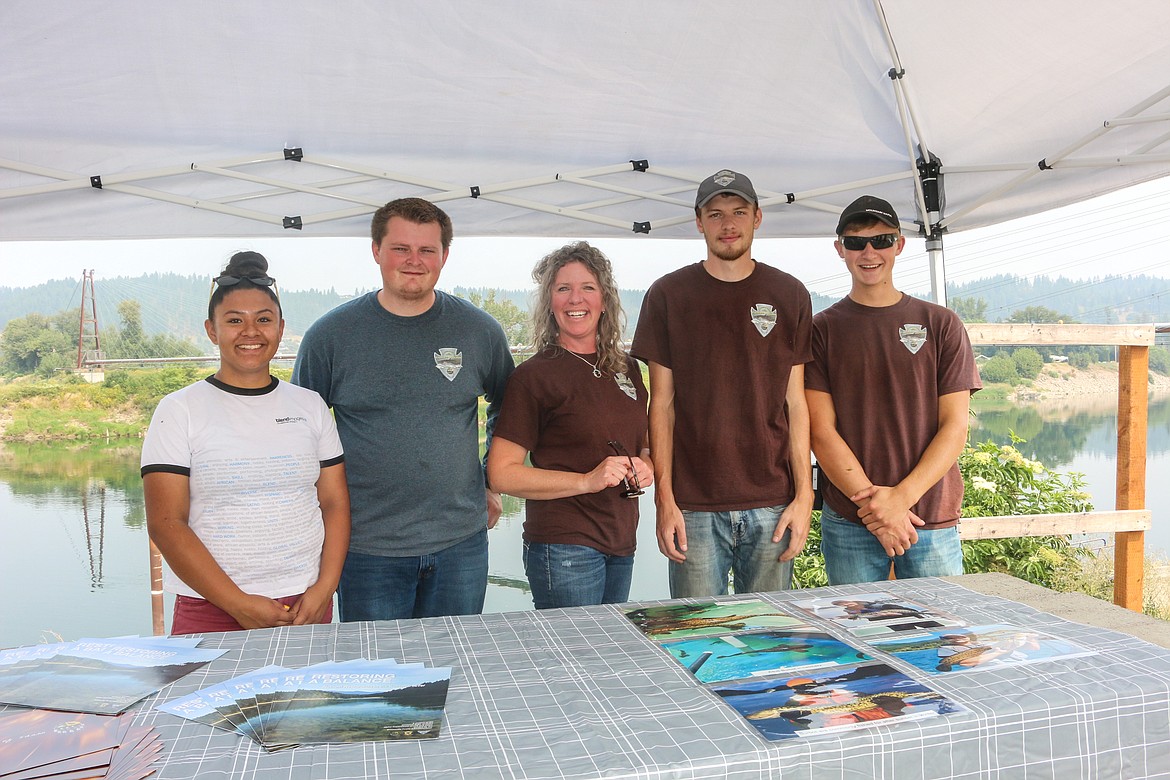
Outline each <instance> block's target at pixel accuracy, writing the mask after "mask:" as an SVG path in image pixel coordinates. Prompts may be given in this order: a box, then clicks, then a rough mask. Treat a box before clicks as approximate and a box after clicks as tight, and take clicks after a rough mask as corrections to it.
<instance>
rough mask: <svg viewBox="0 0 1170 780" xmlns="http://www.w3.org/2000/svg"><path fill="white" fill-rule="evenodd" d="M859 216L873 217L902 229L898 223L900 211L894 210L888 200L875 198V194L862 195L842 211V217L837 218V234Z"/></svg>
mask: <svg viewBox="0 0 1170 780" xmlns="http://www.w3.org/2000/svg"><path fill="white" fill-rule="evenodd" d="M858 217H872V218H873V219H876V220H878V221H879V222H884V223H885V224H887V225H889V226H890V227H892V228H895V229H898V230H900V229H901V225H900V224H899V223H898V213H897V212H896V211H894V207H893V206H891V205H890V204H889V202H888V201H884V200H882V199H881V198H875V197H874V196H873V195H862V196H861V197H860V198H858V199H857V200H855V201H853V202H852V203H850V204H849V205H848V206H846V207H845V210H844V211H842V212H841V219H839V220H837V235H841V231H842V230H844V229H845V226H846V225H848V224H849V223H850V222H852V221H853V220H855V219H857V218H858Z"/></svg>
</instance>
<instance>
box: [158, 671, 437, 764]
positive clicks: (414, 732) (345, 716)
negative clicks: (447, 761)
mask: <svg viewBox="0 0 1170 780" xmlns="http://www.w3.org/2000/svg"><path fill="white" fill-rule="evenodd" d="M450 681H451V668H450V667H437V668H430V667H426V666H423V665H422V664H399V663H397V662H395V661H394V660H392V659H381V660H376V661H368V660H366V659H362V658H359V659H356V660H353V661H341V662H336V663H333V662H329V663H321V664H316V665H315V666H308V667H305V668H303V669H285V668H283V667H279V666H267V667H264V668H263V669H258V670H256V671H255V672H251V673H249V674H245V675H241V676H239V677H234V678H232V679H230V680H227V681H225V682H222V683H219V684H218V685H214V686H212V687H209V688H204V689H203V690H200V691H197V692H195V693H193V694H190V695H188V696H184V697H182V698H179V699H174V700H172V701H169V702H167V703H165V704H161V705H159V706H158V707H157V709H159V710H161V711H163V712H167V713H170V714H172V715H177V716H179V717H181V718H186V719H187V720H193V721H197V722H199V723H205V724H207V725H209V726H214V727H215V728H220V729H224V730H227V731H234V732H237V733H239V734H243V735H244V736H246V737H250V738H251V739H253V740H255V741H256V742H258V743H259V744H260V745H261V746H263V747H264V748H265V749H266V750H269V751H277V750H284V749H287V748H290V747H296V746H297V745H300V744H306V743H327V742H370V741H384V740H400V739H434V738H435V737H437V736H439V728H440V726H441V725H442V722H443V708H444V707H445V706H446V703H447V688H448V686H449V684H450Z"/></svg>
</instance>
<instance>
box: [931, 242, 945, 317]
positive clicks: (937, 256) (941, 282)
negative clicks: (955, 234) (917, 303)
mask: <svg viewBox="0 0 1170 780" xmlns="http://www.w3.org/2000/svg"><path fill="white" fill-rule="evenodd" d="M926 260H927V262H928V263H930V294H931V297H932V298H934V302H935V303H937V304H938V305H939V306H946V305H947V267H946V262H945V260H944V258H943V240H942V233H939V232H937V231H935V232H934V233H932V235H931V236H930V237H929V238H927V239H926Z"/></svg>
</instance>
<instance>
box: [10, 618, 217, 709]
mask: <svg viewBox="0 0 1170 780" xmlns="http://www.w3.org/2000/svg"><path fill="white" fill-rule="evenodd" d="M200 641H201V640H200V639H199V638H198V637H192V638H186V637H184V638H174V639H171V638H165V637H121V638H117V639H80V640H78V641H76V642H61V643H58V644H53V645H33V646H31V647H18V648H16V649H13V650H0V702H3V703H5V704H19V705H22V706H24V707H39V708H41V709H46V710H65V711H67V712H91V713H95V714H98V715H116V714H118V713H120V712H123V711H125V710H126V709H127V708H128V707H129V706H130V705H132V704H134V703H135V702H137V701H139V700H140V699H144V698H146V697H147V696H149V695H150V694H152V693H155V692H156V691H158V690H159V689H160V688H162V687H163V686H164V685H167V684H169V683H172V682H174V681H175V680H178V679H179V678H180V677H183V676H185V675H187V674H190V673H191V672H193V671H195V670H196V669H198V668H199V667H200V666H203V665H204V664H206V663H208V662H210V661H213V660H215V659H216V658H219V657H220V656H221V655H223V654H224V653H225V652H227V651H225V650H200V649H198V648H197V647H196V645H197V644H198V643H199V642H200Z"/></svg>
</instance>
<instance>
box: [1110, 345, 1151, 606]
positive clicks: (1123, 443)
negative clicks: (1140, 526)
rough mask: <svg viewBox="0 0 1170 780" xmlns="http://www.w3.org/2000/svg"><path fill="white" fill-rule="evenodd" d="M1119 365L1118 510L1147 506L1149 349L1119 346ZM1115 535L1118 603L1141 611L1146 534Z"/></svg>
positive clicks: (1114, 564) (1114, 583)
mask: <svg viewBox="0 0 1170 780" xmlns="http://www.w3.org/2000/svg"><path fill="white" fill-rule="evenodd" d="M1117 366H1118V382H1117V509H1145V508H1146V431H1147V425H1148V418H1149V403H1150V399H1149V392H1150V390H1149V382H1150V379H1149V371H1150V348H1149V347H1146V346H1128V345H1123V346H1120V347H1118V354H1117ZM1114 539H1115V547H1114V558H1113V603H1115V604H1118V605H1119V606H1122V607H1125V608H1126V609H1132V610H1134V611H1136V612H1141V611H1142V584H1143V580H1144V576H1145V570H1144V564H1145V532H1143V531H1125V532H1122V533H1118V534H1116V535H1115V536H1114Z"/></svg>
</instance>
